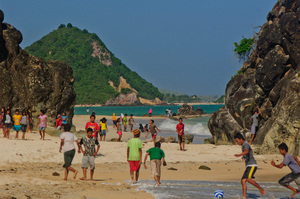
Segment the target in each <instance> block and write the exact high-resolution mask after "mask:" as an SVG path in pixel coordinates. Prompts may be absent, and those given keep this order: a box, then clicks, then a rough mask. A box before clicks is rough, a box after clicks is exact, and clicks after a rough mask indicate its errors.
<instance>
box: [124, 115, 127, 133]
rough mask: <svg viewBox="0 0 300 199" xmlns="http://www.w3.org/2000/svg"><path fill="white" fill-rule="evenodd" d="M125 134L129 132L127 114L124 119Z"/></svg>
mask: <svg viewBox="0 0 300 199" xmlns="http://www.w3.org/2000/svg"><path fill="white" fill-rule="evenodd" d="M123 125H124V132H126V131H127V114H125V116H124V118H123Z"/></svg>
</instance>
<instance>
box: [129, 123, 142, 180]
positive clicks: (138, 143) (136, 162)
mask: <svg viewBox="0 0 300 199" xmlns="http://www.w3.org/2000/svg"><path fill="white" fill-rule="evenodd" d="M133 135H134V138H131V139H130V140H129V141H128V143H127V161H128V163H129V165H130V176H131V183H137V182H138V179H139V171H140V166H141V163H142V162H141V161H142V148H143V142H142V140H140V139H139V137H140V131H139V130H138V129H134V131H133ZM134 172H135V181H134Z"/></svg>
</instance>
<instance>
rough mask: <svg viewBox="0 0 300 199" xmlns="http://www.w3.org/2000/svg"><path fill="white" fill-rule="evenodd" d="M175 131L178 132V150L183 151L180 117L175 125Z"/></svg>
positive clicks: (182, 129)
mask: <svg viewBox="0 0 300 199" xmlns="http://www.w3.org/2000/svg"><path fill="white" fill-rule="evenodd" d="M176 131H177V133H178V143H179V147H180V151H184V124H183V123H182V118H179V123H178V124H177V126H176ZM181 145H182V147H181Z"/></svg>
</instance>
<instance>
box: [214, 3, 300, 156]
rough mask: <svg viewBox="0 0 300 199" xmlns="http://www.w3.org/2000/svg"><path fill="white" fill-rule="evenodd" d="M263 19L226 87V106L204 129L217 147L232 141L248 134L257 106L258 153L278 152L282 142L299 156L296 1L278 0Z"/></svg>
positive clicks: (299, 19)
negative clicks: (251, 46) (249, 50)
mask: <svg viewBox="0 0 300 199" xmlns="http://www.w3.org/2000/svg"><path fill="white" fill-rule="evenodd" d="M267 20H268V22H266V23H265V24H264V25H263V26H262V27H261V30H260V32H259V34H258V40H257V43H256V48H255V49H254V50H253V52H252V53H251V56H250V59H249V61H247V62H246V63H245V64H244V65H243V66H242V68H241V69H240V73H239V74H238V75H236V76H235V77H234V78H232V80H231V81H229V83H228V84H227V87H226V96H225V108H224V109H222V110H219V111H217V112H216V113H214V115H213V116H212V117H211V118H210V120H209V124H208V126H209V130H210V132H211V134H212V136H213V139H214V141H215V142H216V143H234V140H233V136H234V134H235V133H236V132H242V133H244V134H245V133H246V132H249V131H250V126H251V123H252V119H251V116H252V111H253V110H254V109H255V108H256V107H257V106H258V107H260V109H261V111H262V114H261V117H260V122H259V131H258V132H257V137H256V139H255V142H254V144H258V145H260V148H259V149H258V152H260V153H269V152H277V146H278V144H280V143H281V142H286V143H287V144H288V146H289V147H290V152H291V153H294V154H300V148H299V144H300V142H299V137H300V114H299V112H300V48H299V46H300V1H298V0H279V1H278V2H277V3H276V5H275V6H274V8H273V9H272V11H271V12H270V13H269V14H268V16H267Z"/></svg>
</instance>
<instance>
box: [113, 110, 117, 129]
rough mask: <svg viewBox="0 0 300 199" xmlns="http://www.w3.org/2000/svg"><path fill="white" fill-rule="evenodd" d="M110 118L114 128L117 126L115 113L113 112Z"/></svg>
mask: <svg viewBox="0 0 300 199" xmlns="http://www.w3.org/2000/svg"><path fill="white" fill-rule="evenodd" d="M112 120H113V128H116V127H117V117H116V114H115V113H113V116H112Z"/></svg>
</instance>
